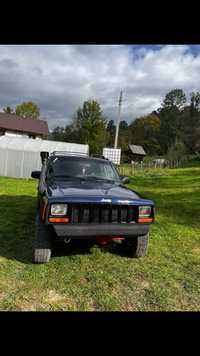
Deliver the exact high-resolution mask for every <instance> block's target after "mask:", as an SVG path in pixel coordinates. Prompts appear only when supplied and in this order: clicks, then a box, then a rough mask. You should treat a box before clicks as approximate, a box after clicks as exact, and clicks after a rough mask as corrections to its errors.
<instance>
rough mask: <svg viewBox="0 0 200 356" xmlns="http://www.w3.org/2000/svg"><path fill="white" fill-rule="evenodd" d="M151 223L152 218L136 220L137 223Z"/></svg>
mask: <svg viewBox="0 0 200 356" xmlns="http://www.w3.org/2000/svg"><path fill="white" fill-rule="evenodd" d="M152 221H153V219H152V218H139V219H138V222H139V223H150V222H152Z"/></svg>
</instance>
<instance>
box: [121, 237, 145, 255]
mask: <svg viewBox="0 0 200 356" xmlns="http://www.w3.org/2000/svg"><path fill="white" fill-rule="evenodd" d="M148 242H149V233H147V234H146V235H143V236H137V237H132V238H127V239H126V240H125V241H123V244H122V245H123V247H124V248H125V250H126V252H127V254H128V256H129V257H132V258H138V257H144V256H145V255H146V253H147V248H148Z"/></svg>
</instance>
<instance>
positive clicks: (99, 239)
mask: <svg viewBox="0 0 200 356" xmlns="http://www.w3.org/2000/svg"><path fill="white" fill-rule="evenodd" d="M110 241H111V237H110V236H108V237H107V236H102V237H101V236H98V237H97V242H98V243H99V245H101V246H106V245H107V244H108V243H109V242H110Z"/></svg>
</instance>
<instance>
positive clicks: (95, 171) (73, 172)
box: [47, 157, 119, 182]
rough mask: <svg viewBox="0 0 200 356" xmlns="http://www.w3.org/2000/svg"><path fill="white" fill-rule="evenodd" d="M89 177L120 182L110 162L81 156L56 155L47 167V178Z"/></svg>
mask: <svg viewBox="0 0 200 356" xmlns="http://www.w3.org/2000/svg"><path fill="white" fill-rule="evenodd" d="M51 177H56V178H59V177H60V178H83V179H84V178H85V179H86V178H87V179H94V180H95V179H101V180H108V181H117V182H119V176H118V174H117V171H116V170H115V168H114V167H113V166H112V165H111V163H110V162H107V161H105V162H104V161H100V160H94V159H87V158H80V157H55V158H53V159H51V160H50V162H49V164H48V167H47V178H51Z"/></svg>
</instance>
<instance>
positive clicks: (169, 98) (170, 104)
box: [163, 89, 186, 110]
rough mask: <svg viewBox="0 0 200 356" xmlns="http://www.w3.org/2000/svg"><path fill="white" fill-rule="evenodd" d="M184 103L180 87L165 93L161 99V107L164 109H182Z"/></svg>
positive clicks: (184, 99) (183, 94) (184, 96)
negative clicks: (162, 99)
mask: <svg viewBox="0 0 200 356" xmlns="http://www.w3.org/2000/svg"><path fill="white" fill-rule="evenodd" d="M185 103H186V95H185V93H184V92H183V90H182V89H174V90H171V91H170V92H169V93H167V94H166V96H165V99H164V101H163V108H165V109H174V108H176V109H178V110H181V109H183V107H184V105H185Z"/></svg>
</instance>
